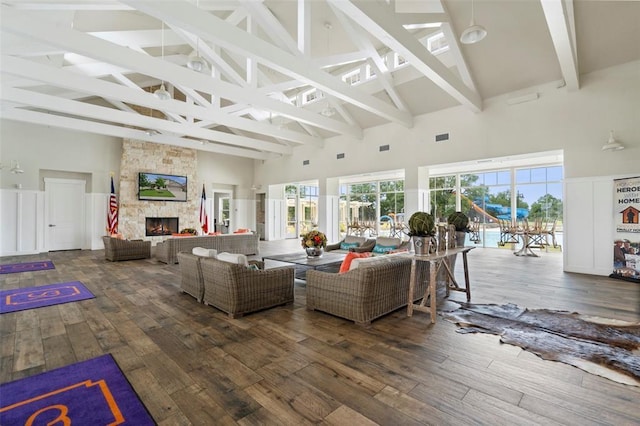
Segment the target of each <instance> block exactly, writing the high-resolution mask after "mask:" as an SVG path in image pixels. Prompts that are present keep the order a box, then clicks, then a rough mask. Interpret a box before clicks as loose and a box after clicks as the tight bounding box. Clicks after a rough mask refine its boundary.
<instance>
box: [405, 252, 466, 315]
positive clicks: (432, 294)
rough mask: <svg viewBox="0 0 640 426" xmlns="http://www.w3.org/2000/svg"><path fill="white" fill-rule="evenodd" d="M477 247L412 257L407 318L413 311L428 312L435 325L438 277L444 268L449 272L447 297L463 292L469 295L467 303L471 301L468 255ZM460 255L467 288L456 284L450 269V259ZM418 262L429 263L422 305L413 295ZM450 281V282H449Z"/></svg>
mask: <svg viewBox="0 0 640 426" xmlns="http://www.w3.org/2000/svg"><path fill="white" fill-rule="evenodd" d="M474 248H475V247H456V248H450V249H447V250H444V251H439V252H436V253H431V254H429V255H415V254H414V255H413V256H411V277H410V282H409V303H408V304H407V316H409V317H410V316H412V315H413V311H414V310H416V311H421V312H428V313H430V314H431V323H432V324H435V322H436V314H437V311H436V285H437V282H436V277H437V272H438V269H440V268H444V269H445V270H446V271H447V276H448V280H447V281H448V282H447V296H448V295H449V291H450V290H453V291H463V292H465V293H466V294H467V302H469V301H471V286H470V283H469V264H468V262H467V253H469V251H471V250H472V249H474ZM458 253H462V261H463V268H464V280H465V287H460V286H459V285H458V283H457V282H456V279H455V277H454V276H453V273H452V272H451V268H450V267H449V262H448V260H449V259H453V260H454V261H455V258H456V257H457V255H458ZM417 262H429V285H428V286H427V290H426V292H425V294H424V297H423V298H422V301H421V302H420V304H414V303H413V299H414V297H413V294H414V291H415V288H416V280H417V278H418V277H417V273H416V269H417V267H416V265H417ZM449 280H450V281H449ZM427 298H429V306H426V301H427Z"/></svg>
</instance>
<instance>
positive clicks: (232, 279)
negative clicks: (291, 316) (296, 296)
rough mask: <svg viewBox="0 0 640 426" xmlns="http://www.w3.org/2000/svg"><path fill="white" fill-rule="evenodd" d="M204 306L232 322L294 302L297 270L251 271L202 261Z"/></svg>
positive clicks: (290, 268)
mask: <svg viewBox="0 0 640 426" xmlns="http://www.w3.org/2000/svg"><path fill="white" fill-rule="evenodd" d="M200 266H201V267H202V276H203V278H204V299H203V301H204V303H205V304H206V305H211V306H213V307H215V308H218V309H220V310H221V311H223V312H226V313H227V314H228V315H229V317H230V318H236V317H238V316H242V315H244V314H247V313H250V312H255V311H259V310H261V309H266V308H271V307H273V306H278V305H284V304H287V303H292V302H293V280H294V278H293V274H294V271H295V268H294V267H292V266H285V267H281V268H272V269H266V270H252V269H249V268H247V267H246V266H244V265H238V264H234V263H229V262H223V261H221V260H218V259H214V258H202V259H200Z"/></svg>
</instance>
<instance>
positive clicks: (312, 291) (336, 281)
mask: <svg viewBox="0 0 640 426" xmlns="http://www.w3.org/2000/svg"><path fill="white" fill-rule="evenodd" d="M353 262H358V263H359V265H358V267H357V268H355V269H352V270H350V271H349V272H345V273H343V274H334V273H328V272H322V271H317V270H316V271H307V309H309V310H318V311H323V312H326V313H329V314H332V315H336V316H339V317H341V318H346V319H348V320H351V321H355V323H356V324H363V325H366V324H370V323H371V321H372V320H374V319H376V318H379V317H381V316H383V315H385V314H388V313H389V312H392V311H395V310H396V309H398V308H401V307H403V306H406V305H407V302H408V295H409V278H410V275H411V259H410V258H409V257H407V256H405V255H402V254H397V255H384V256H378V257H373V258H369V259H354V261H353ZM418 266H419V268H418V271H417V272H418V273H419V274H420V275H419V277H424V278H420V279H418V281H417V282H418V287H417V288H416V289H415V293H414V294H416V295H417V297H416V298H415V300H419V299H420V298H421V297H422V296H423V295H424V293H425V290H426V286H427V277H428V262H418Z"/></svg>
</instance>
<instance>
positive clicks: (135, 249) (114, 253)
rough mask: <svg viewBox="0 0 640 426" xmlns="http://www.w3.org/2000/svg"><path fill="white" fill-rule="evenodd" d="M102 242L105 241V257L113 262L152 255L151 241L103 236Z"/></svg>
mask: <svg viewBox="0 0 640 426" xmlns="http://www.w3.org/2000/svg"><path fill="white" fill-rule="evenodd" d="M102 242H103V243H104V257H105V259H107V260H110V261H111V262H116V261H119V260H134V259H148V258H150V257H151V241H143V240H120V239H118V238H111V237H102Z"/></svg>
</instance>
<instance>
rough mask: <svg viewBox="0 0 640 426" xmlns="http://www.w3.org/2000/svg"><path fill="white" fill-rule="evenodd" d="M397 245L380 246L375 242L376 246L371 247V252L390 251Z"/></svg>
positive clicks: (381, 252)
mask: <svg viewBox="0 0 640 426" xmlns="http://www.w3.org/2000/svg"><path fill="white" fill-rule="evenodd" d="M397 248H398V247H396V246H381V245H378V244H376V246H375V247H374V248H373V252H374V253H376V254H385V253H388V252H390V251H391V250H395V249H397Z"/></svg>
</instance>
